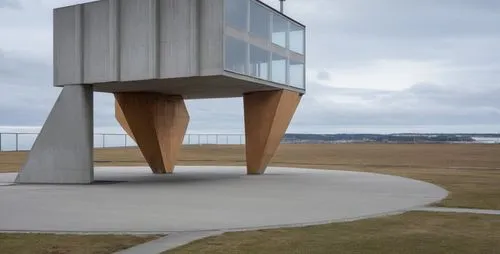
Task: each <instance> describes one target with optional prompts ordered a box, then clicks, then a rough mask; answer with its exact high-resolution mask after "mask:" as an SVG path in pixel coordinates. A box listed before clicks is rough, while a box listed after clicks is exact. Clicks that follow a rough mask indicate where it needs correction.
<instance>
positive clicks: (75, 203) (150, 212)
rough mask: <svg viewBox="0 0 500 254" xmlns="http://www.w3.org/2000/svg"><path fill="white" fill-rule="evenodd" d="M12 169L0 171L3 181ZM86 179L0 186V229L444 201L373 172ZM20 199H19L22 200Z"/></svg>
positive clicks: (279, 218)
mask: <svg viewBox="0 0 500 254" xmlns="http://www.w3.org/2000/svg"><path fill="white" fill-rule="evenodd" d="M9 179H10V180H11V179H12V174H6V175H2V174H0V182H3V183H6V182H8V181H9ZM96 180H98V181H116V182H115V183H110V182H100V183H99V182H98V183H95V184H92V185H80V186H69V185H13V186H2V187H0V204H2V205H1V206H0V231H49V232H57V231H80V232H82V231H83V232H103V233H109V232H128V233H145V232H152V233H158V232H164V233H171V232H184V231H212V230H213V231H231V230H241V229H254V228H272V227H283V226H301V225H309V224H320V223H327V222H334V221H345V220H354V219H357V218H364V217H370V216H378V215H382V214H388V213H396V212H401V211H406V210H410V209H412V208H415V207H421V206H424V205H426V204H429V203H432V202H436V201H438V200H441V199H442V198H444V197H446V195H447V192H446V191H445V190H444V189H442V188H440V187H437V186H435V185H432V184H429V183H425V182H420V181H415V180H411V179H406V178H401V177H395V176H387V175H378V174H371V173H360V172H346V171H334V170H332V171H327V170H324V171H323V170H311V169H295V168H269V169H268V173H267V174H265V175H261V176H247V175H245V168H244V167H178V169H177V171H176V173H175V174H173V175H153V174H151V173H150V172H149V169H148V168H145V167H135V168H123V167H122V168H97V169H96ZM20 201H22V202H20Z"/></svg>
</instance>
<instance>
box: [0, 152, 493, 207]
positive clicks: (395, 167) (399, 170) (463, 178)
mask: <svg viewBox="0 0 500 254" xmlns="http://www.w3.org/2000/svg"><path fill="white" fill-rule="evenodd" d="M25 156H26V154H25V153H0V172H2V171H3V172H6V171H15V170H16V169H18V168H19V167H20V166H21V163H22V162H23V161H24V159H25ZM95 161H96V165H98V166H111V165H145V162H144V159H143V157H142V155H141V153H140V152H139V150H137V149H133V148H128V149H98V150H96V152H95ZM179 164H181V165H244V164H245V156H244V147H243V146H215V145H205V146H185V147H184V149H183V150H182V153H181V159H180V163H179ZM271 165H273V166H291V167H309V168H319V169H344V170H353V171H369V172H377V173H383V174H391V175H399V176H404V177H410V178H414V179H418V180H424V181H428V182H432V183H434V184H437V185H440V186H442V187H444V188H446V189H447V190H449V191H450V192H451V195H450V196H449V197H448V198H447V199H445V200H444V201H443V202H441V203H440V204H439V205H442V206H447V207H467V208H484V209H500V198H499V196H500V145H484V144H477V145H476V144H463V145H462V144H431V145H423V144H408V145H406V144H339V145H330V144H325V145H321V144H318V145H281V146H280V149H279V150H278V152H277V154H276V156H275V157H274V159H273V161H272V164H271Z"/></svg>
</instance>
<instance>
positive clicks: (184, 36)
mask: <svg viewBox="0 0 500 254" xmlns="http://www.w3.org/2000/svg"><path fill="white" fill-rule="evenodd" d="M223 4H224V0H101V1H97V2H91V3H86V4H82V5H75V6H70V7H64V8H59V9H56V10H55V11H54V69H55V71H54V84H55V85H56V86H62V85H69V84H94V83H105V82H120V81H135V80H148V79H160V78H161V79H166V78H180V77H192V76H199V75H221V74H222V62H223V61H222V59H223V58H222V57H223V56H222V54H223V44H222V40H223V18H224V15H223V14H224V11H223Z"/></svg>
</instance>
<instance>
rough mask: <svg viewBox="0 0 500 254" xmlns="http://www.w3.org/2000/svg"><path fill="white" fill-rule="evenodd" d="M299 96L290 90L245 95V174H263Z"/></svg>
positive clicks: (297, 102) (290, 118)
mask: <svg viewBox="0 0 500 254" xmlns="http://www.w3.org/2000/svg"><path fill="white" fill-rule="evenodd" d="M300 99H301V96H300V95H299V94H298V93H296V92H292V91H287V90H281V91H265V92H255V93H249V94H245V95H244V96H243V104H244V107H245V134H246V160H247V172H248V174H263V173H264V171H265V170H266V167H267V165H268V164H269V162H270V161H271V159H272V157H273V156H274V154H275V152H276V150H277V149H278V146H279V144H280V142H281V139H282V138H283V135H284V134H285V132H286V130H287V128H288V125H289V124H290V121H291V120H292V117H293V115H294V113H295V110H296V109H297V106H298V105H299V102H300Z"/></svg>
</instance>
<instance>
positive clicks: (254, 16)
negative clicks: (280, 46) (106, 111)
mask: <svg viewBox="0 0 500 254" xmlns="http://www.w3.org/2000/svg"><path fill="white" fill-rule="evenodd" d="M270 20H271V16H270V12H269V11H268V10H267V9H266V8H264V7H263V6H261V5H260V4H258V3H256V2H254V1H251V2H250V34H251V35H253V36H257V37H260V38H263V39H266V40H269V23H270Z"/></svg>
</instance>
